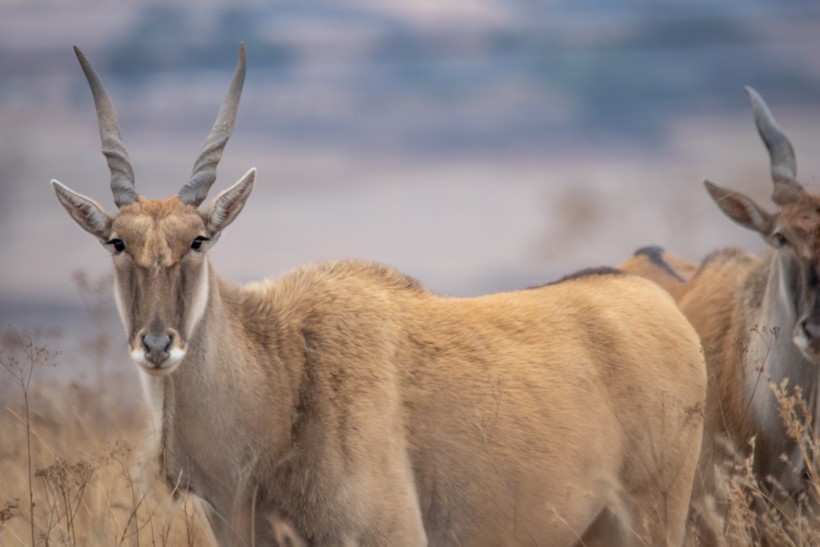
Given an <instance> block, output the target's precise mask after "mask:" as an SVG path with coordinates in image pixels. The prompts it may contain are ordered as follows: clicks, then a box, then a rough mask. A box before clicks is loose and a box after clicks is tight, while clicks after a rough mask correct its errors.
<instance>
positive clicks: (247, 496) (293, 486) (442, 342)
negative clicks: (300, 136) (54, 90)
mask: <svg viewBox="0 0 820 547" xmlns="http://www.w3.org/2000/svg"><path fill="white" fill-rule="evenodd" d="M77 56H78V58H79V60H80V64H81V66H82V68H83V70H84V72H85V75H86V77H87V79H88V82H89V84H90V86H91V91H92V94H93V96H94V102H95V105H96V110H97V116H98V121H99V129H100V135H101V139H102V147H103V154H104V155H105V157H106V158H107V161H108V166H109V168H110V171H111V189H112V191H113V194H114V202H115V204H116V206H117V211H116V213H115V214H111V213H109V212H107V211H106V210H105V209H104V208H103V207H102V205H100V204H99V203H97V202H95V201H93V200H92V199H90V198H87V197H85V196H82V195H80V194H78V193H76V192H74V191H72V190H70V189H68V188H67V187H66V186H64V185H62V184H60V183H59V182H57V181H52V186H53V188H54V190H55V192H56V193H57V197H58V199H59V201H60V203H61V204H62V205H63V206H64V207H65V209H66V210H67V211H68V213H69V214H70V215H71V216H72V217H73V218H74V220H75V221H76V222H77V223H78V224H79V225H80V226H81V227H82V228H84V229H85V230H86V231H87V232H90V233H91V234H92V235H93V236H94V237H95V238H97V239H98V240H99V241H100V242H101V243H102V245H103V246H104V247H105V248H106V249H107V250H108V251H109V252H110V253H111V256H112V260H113V264H114V272H115V279H116V282H115V293H116V301H117V305H118V308H119V311H120V315H121V318H122V322H123V325H124V326H125V332H126V335H127V339H128V345H129V351H130V354H131V357H132V358H133V360H134V361H135V362H136V364H137V365H138V367H139V369H140V371H141V374H140V376H141V378H142V382H143V384H144V391H145V394H146V396H147V401H148V405H149V407H150V411H151V416H152V420H151V425H152V428H151V434H152V438H153V448H154V451H155V454H156V457H157V460H158V462H159V467H160V469H161V473H162V476H163V477H164V478H165V479H166V480H167V482H168V483H169V484H170V485H174V486H175V487H176V488H177V489H180V490H183V491H185V492H187V493H188V494H191V495H193V496H197V497H198V498H200V499H202V500H204V501H205V502H207V506H208V507H209V508H210V509H211V511H210V513H211V524H212V527H213V530H214V534H215V537H216V538H217V539H218V540H219V542H220V543H221V544H224V545H252V544H254V542H255V544H256V545H262V544H275V542H276V539H275V538H276V537H280V538H281V537H287V538H289V539H288V540H287V541H285V540H282V541H283V542H286V543H287V542H290V543H292V544H301V543H304V544H306V545H362V546H386V545H390V546H402V545H407V546H422V545H436V546H451V545H452V546H456V545H470V546H479V547H480V546H497V545H557V546H560V545H573V544H575V543H576V542H578V541H582V542H583V543H584V544H587V545H590V544H595V542H596V541H597V542H598V544H605V545H632V544H637V543H641V544H646V543H649V544H651V545H666V544H680V543H681V542H682V540H683V537H684V523H685V518H686V512H687V507H688V503H689V495H690V491H691V487H692V481H693V477H694V473H695V468H696V462H697V458H698V454H699V449H700V442H701V435H702V422H703V415H702V414H703V404H704V402H705V394H706V391H705V390H706V375H705V362H704V360H703V355H702V351H701V346H700V342H699V340H698V337H697V334H696V333H695V331H694V330H693V329H692V327H691V326H690V325H689V323H688V322H687V321H686V319H685V317H684V316H683V315H682V314H681V313H680V311H679V310H678V309H677V307H676V306H675V303H674V301H673V300H672V298H670V297H669V295H668V294H666V293H665V292H664V291H663V290H661V289H659V288H658V287H657V286H656V285H654V284H653V283H651V282H649V281H647V280H645V279H642V278H640V277H639V276H633V275H628V274H624V273H623V272H619V271H617V270H613V269H600V270H594V271H586V272H581V273H579V274H577V275H574V276H569V277H567V278H565V279H563V280H561V281H560V282H556V283H553V284H550V285H545V286H541V287H536V288H531V289H526V290H521V291H515V292H507V293H500V294H492V295H487V296H480V297H473V298H453V297H446V296H439V295H436V294H434V293H432V292H431V291H429V290H427V289H425V288H424V287H423V286H422V285H421V284H419V283H418V282H417V281H415V280H413V279H411V278H409V277H407V276H406V275H403V274H401V273H399V272H398V271H396V270H394V269H392V268H389V267H386V266H380V265H376V264H371V263H365V262H357V261H344V262H328V263H323V264H319V265H314V266H310V267H304V268H300V269H297V270H295V271H293V272H291V273H288V274H286V275H284V276H282V277H280V278H278V279H275V280H270V281H265V282H261V283H250V284H247V285H242V286H240V285H236V284H233V283H231V282H229V281H227V280H225V279H223V278H222V277H220V276H219V275H218V274H217V273H216V271H215V269H214V267H213V266H212V264H211V262H210V260H209V258H208V251H209V250H210V248H211V247H212V246H213V245H214V244H215V243H216V242H217V240H218V239H219V237H220V235H221V234H222V232H223V230H224V229H225V228H226V227H227V226H228V225H229V224H230V223H231V222H233V221H234V219H236V217H237V215H238V214H239V212H240V211H241V210H242V208H243V206H244V205H245V202H246V200H247V199H248V196H249V195H250V193H251V188H252V185H253V183H254V179H255V177H256V171H255V170H254V169H251V170H250V171H248V172H247V173H246V174H245V175H244V176H243V177H242V178H241V179H240V180H239V181H238V182H237V183H235V184H234V185H233V186H231V187H229V188H228V189H227V190H224V191H223V192H222V193H220V194H219V195H218V196H216V198H215V199H213V201H212V202H211V204H210V205H209V206H207V207H204V208H200V207H199V206H200V204H201V203H202V202H203V200H204V199H205V197H206V193H207V192H208V189H209V188H210V186H211V185H212V184H213V183H214V181H215V178H216V167H217V163H218V161H219V159H220V157H221V155H222V152H223V149H224V147H225V144H226V142H227V140H228V138H229V136H230V134H231V130H232V127H233V123H234V117H235V114H236V110H237V105H238V101H239V95H240V91H241V88H242V84H243V79H244V75H245V50H244V46H243V47H242V48H241V50H240V55H239V62H238V66H237V69H236V71H235V73H234V77H233V82H232V83H231V85H230V91H229V92H228V96H227V98H226V99H225V102H224V103H223V105H222V108H221V110H220V113H219V115H218V118H217V120H216V123H215V124H214V126H213V129H212V130H211V133H210V135H209V137H208V138H207V140H206V141H205V146H204V150H203V151H202V153H201V155H200V156H199V158H198V159H197V160H196V162H195V164H194V171H193V175H192V176H191V178H190V180H189V181H188V182H187V183H185V185H184V186H183V187H182V189H181V190H180V191H179V193H178V194H177V195H175V196H173V197H170V198H168V199H158V200H154V199H148V198H145V197H142V196H140V195H138V194H137V192H136V190H135V187H134V175H133V171H132V168H131V164H130V161H129V159H128V154H127V153H126V151H125V148H124V145H123V143H122V141H121V138H120V130H119V125H118V123H117V118H116V116H115V113H114V110H113V107H112V105H111V102H110V100H109V98H108V96H107V94H106V92H105V90H104V88H103V85H102V83H101V81H100V79H99V77H98V76H97V75H96V73H95V72H94V70H93V69H92V68H91V65H90V64H89V62H88V61H87V60H86V58H85V57H84V56H83V54H82V53H81V52H80V51H79V50H77ZM277 523H278V525H277ZM271 527H273V528H274V530H271Z"/></svg>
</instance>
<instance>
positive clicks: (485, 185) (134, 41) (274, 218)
mask: <svg viewBox="0 0 820 547" xmlns="http://www.w3.org/2000/svg"><path fill="white" fill-rule="evenodd" d="M197 6H199V4H197ZM240 41H244V42H245V43H246V44H247V47H248V52H249V53H248V55H249V68H248V78H247V83H246V87H245V92H244V96H243V99H242V105H241V107H240V111H239V117H238V120H237V125H236V130H235V132H234V136H233V138H232V141H231V143H230V144H229V146H228V148H227V151H226V155H225V158H224V160H223V162H222V163H221V166H220V180H219V181H218V182H217V187H219V188H222V187H225V186H226V185H228V184H229V183H231V182H233V181H234V180H236V178H237V177H239V176H240V175H241V173H243V172H244V171H245V170H246V169H247V168H248V167H250V166H256V167H257V168H258V169H259V173H260V178H259V182H258V184H257V188H256V190H255V195H254V196H253V198H252V199H251V201H250V204H249V206H248V212H247V213H245V214H244V215H243V219H242V221H241V222H239V223H237V225H236V226H232V227H231V230H230V231H229V232H228V233H226V236H225V238H224V239H223V241H222V242H221V243H220V245H219V246H217V248H216V249H214V260H215V263H216V265H217V269H219V271H221V272H222V273H223V274H224V275H226V276H227V277H229V278H231V279H235V280H238V281H245V280H251V279H258V278H262V277H267V276H275V275H280V274H281V273H283V272H285V271H287V270H289V269H291V268H293V267H296V266H298V265H300V264H304V263H306V262H315V261H318V260H324V259H331V258H340V257H359V258H364V259H367V260H374V261H378V262H386V263H389V264H392V265H395V266H397V267H399V268H401V269H402V270H404V271H406V272H407V273H409V274H411V275H414V276H416V277H418V278H419V279H420V280H421V281H422V282H423V283H425V284H427V285H428V286H430V287H431V288H432V289H434V290H436V291H439V292H444V293H448V294H455V295H470V294H478V293H483V292H490V291H498V290H508V289H513V288H517V287H521V286H527V285H532V284H538V283H542V282H544V281H547V280H550V279H554V278H556V277H558V276H560V275H562V274H564V273H566V272H568V271H571V270H573V269H577V268H581V267H586V266H590V265H599V264H613V263H617V262H619V261H620V260H621V259H622V258H623V257H624V256H626V255H628V254H629V253H631V251H632V250H633V249H635V248H637V247H639V246H641V245H645V244H649V243H653V244H660V245H664V246H666V247H668V248H670V249H674V250H675V251H677V252H679V253H680V254H683V255H685V256H688V257H689V258H692V259H698V258H700V257H702V256H704V255H705V254H706V253H707V252H709V251H710V250H711V249H713V248H714V247H716V246H719V245H741V246H744V247H748V248H751V249H753V250H754V249H760V248H762V247H761V243H760V242H759V241H758V240H757V238H756V237H755V236H754V235H753V234H750V233H745V232H744V231H743V230H741V229H740V228H737V227H735V226H733V225H731V224H730V223H729V222H727V221H726V220H725V219H724V218H723V217H722V216H721V215H720V213H719V212H718V211H717V209H716V208H715V207H714V206H713V205H711V203H710V202H709V201H708V198H707V197H706V195H705V192H703V190H702V186H701V181H702V179H703V178H704V177H705V176H709V177H711V178H713V179H714V180H716V181H720V182H722V183H724V184H726V185H734V186H735V187H737V188H743V189H744V190H745V191H747V192H748V193H750V194H752V195H755V196H759V197H760V198H761V199H767V196H768V192H769V186H768V184H769V182H768V175H767V167H766V166H767V163H766V162H767V160H766V155H765V150H764V149H763V147H762V145H761V144H760V143H759V141H758V140H757V135H756V134H755V132H754V127H753V124H752V122H751V115H750V112H749V108H748V103H747V100H746V97H745V95H744V93H743V86H744V85H746V84H750V85H753V86H754V87H755V88H757V89H758V91H760V92H761V93H762V94H763V95H764V97H765V98H766V99H767V101H768V102H769V104H770V105H771V106H772V109H773V110H774V112H775V115H776V116H777V118H778V120H780V122H781V124H782V125H783V126H784V128H786V130H787V132H788V134H789V135H790V136H791V137H792V140H793V142H794V143H795V146H796V149H797V155H798V164H799V166H800V173H801V177H802V180H803V182H804V183H806V184H808V185H811V184H812V183H814V182H816V181H817V176H818V173H820V159H818V158H817V155H816V154H815V150H816V149H817V148H818V144H820V61H818V57H817V55H816V51H818V49H820V7H818V6H817V5H816V4H815V3H813V2H810V1H808V0H806V1H798V2H790V3H789V4H788V5H784V4H782V3H779V2H775V1H756V2H740V1H733V2H721V3H713V2H706V1H698V2H670V3H664V4H655V3H647V2H638V1H634V2H633V1H623V2H614V3H613V2H597V3H592V4H589V3H585V4H584V5H583V7H581V6H579V5H576V4H575V3H572V2H554V3H549V4H547V5H543V6H540V5H538V4H533V3H527V2H505V1H486V2H481V3H473V2H467V1H463V0H448V1H445V2H441V3H431V4H425V3H421V4H418V5H414V6H413V7H411V6H409V5H408V6H402V5H401V4H400V3H396V4H395V5H382V4H379V5H375V4H372V3H369V2H363V1H354V0H346V1H343V2H316V3H311V4H310V5H305V4H303V3H299V2H283V3H277V4H276V5H275V6H269V5H264V4H257V3H254V2H243V3H239V4H230V5H229V4H227V3H222V2H217V1H213V2H209V3H207V5H206V6H205V7H198V8H197V9H192V4H189V3H187V2H170V3H160V2H127V3H118V4H116V5H111V4H108V3H103V2H95V1H89V2H84V3H82V4H81V5H79V6H78V7H71V8H68V7H65V6H64V5H63V4H61V3H59V2H52V1H41V2H35V3H13V2H12V3H8V4H5V5H4V6H3V7H0V51H2V55H0V74H2V78H0V165H2V167H3V168H2V170H0V187H2V188H3V191H4V196H3V199H0V230H2V231H3V233H5V234H6V237H4V238H2V240H0V254H2V256H4V257H6V259H5V260H3V261H2V263H0V280H2V283H0V321H2V322H5V323H8V322H11V323H15V324H22V325H27V326H38V327H41V328H46V329H51V330H52V331H60V332H63V333H64V334H67V335H68V336H67V337H68V338H71V336H70V333H75V334H80V333H81V332H82V330H83V329H84V328H86V327H84V326H83V325H87V322H86V319H85V318H86V315H85V312H84V311H83V310H84V307H83V303H82V299H81V297H80V295H79V294H78V293H77V291H76V289H75V287H74V283H73V281H72V272H78V271H79V272H82V273H83V274H85V275H89V276H96V275H104V274H106V273H107V272H108V268H109V264H108V260H107V256H106V254H105V253H104V252H102V251H101V249H99V247H98V246H97V245H96V244H95V242H94V241H93V240H90V239H89V238H88V237H87V236H86V235H85V234H83V233H82V232H81V231H80V230H78V229H77V228H76V226H74V225H73V223H71V221H70V219H68V218H66V217H65V214H64V212H63V211H62V210H61V209H60V207H59V205H58V204H57V202H56V200H55V199H54V196H53V195H52V193H51V190H50V188H49V187H48V181H49V180H50V179H51V178H57V179H59V180H61V181H62V182H65V183H67V184H69V185H70V186H71V187H72V188H74V189H76V190H77V191H80V192H82V193H85V194H87V195H89V196H93V197H95V198H96V199H99V200H100V201H101V202H102V203H104V204H107V206H112V205H111V200H110V197H109V196H110V193H109V191H108V188H107V180H108V179H107V176H108V173H107V170H106V168H105V164H104V162H103V160H102V157H101V156H100V153H99V140H98V135H97V129H96V120H95V115H94V111H93V106H92V102H91V98H90V94H89V92H88V88H87V84H86V82H85V80H84V78H83V77H82V74H81V71H80V70H79V67H78V66H77V63H76V60H75V58H74V55H73V52H72V50H71V46H72V45H74V44H76V45H79V46H81V47H82V48H83V49H84V51H85V52H86V54H87V55H88V56H89V58H90V59H91V60H92V62H93V63H94V65H95V66H96V68H97V70H98V71H99V72H100V74H101V75H102V77H103V79H104V81H105V83H106V86H107V88H108V90H109V93H110V94H111V96H112V98H113V100H114V104H115V106H116V108H117V110H118V113H119V117H120V122H121V125H122V130H123V138H124V141H125V143H126V145H127V146H128V148H129V152H130V154H131V157H132V159H133V161H134V164H135V169H136V175H137V187H138V189H139V190H140V191H142V192H144V193H145V194H146V195H149V196H153V197H158V196H163V195H169V194H171V193H173V192H175V191H176V190H177V189H178V188H179V186H181V184H182V183H183V182H184V181H185V177H186V176H187V175H188V173H189V169H190V166H191V162H192V161H193V158H194V157H195V155H196V153H197V151H198V149H199V146H200V144H201V142H202V140H203V139H204V136H205V135H206V133H207V131H208V128H209V127H210V124H211V123H212V121H213V118H214V116H215V114H216V110H217V108H218V106H219V103H220V101H221V100H222V97H223V95H224V93H225V89H226V87H227V83H228V80H229V78H230V73H231V70H232V68H233V66H234V63H235V59H236V53H237V49H238V44H239V42H240ZM715 234H725V237H721V238H717V237H716V236H715ZM108 304H109V305H110V304H111V301H110V300H109V301H108ZM71 353H73V352H69V354H71Z"/></svg>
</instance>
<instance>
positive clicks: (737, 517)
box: [0, 276, 820, 547]
mask: <svg viewBox="0 0 820 547" xmlns="http://www.w3.org/2000/svg"><path fill="white" fill-rule="evenodd" d="M75 281H76V282H77V285H78V287H79V288H80V291H81V292H82V293H83V294H84V296H85V297H86V301H87V302H88V304H89V309H90V311H91V316H92V321H93V323H94V325H95V327H96V330H97V331H98V333H97V334H96V335H95V336H94V338H93V339H92V340H91V343H90V344H89V346H90V348H91V349H90V355H89V356H88V362H89V363H90V366H96V367H98V373H99V374H102V375H104V376H103V377H101V378H99V379H98V380H99V381H98V382H97V387H89V386H88V385H80V384H77V383H72V382H71V381H68V380H58V379H51V380H44V381H41V380H40V377H41V376H43V374H42V373H43V372H45V371H44V370H43V369H44V368H46V367H49V366H54V365H57V363H58V361H59V360H60V356H59V355H56V354H55V353H53V352H52V351H50V350H49V348H48V347H47V344H45V343H43V342H42V341H41V339H40V337H38V336H37V335H36V334H33V333H31V332H27V331H20V330H18V329H16V328H13V327H6V328H2V329H0V403H2V404H0V547H6V546H28V545H37V546H40V545H43V546H51V545H53V546H63V545H68V546H86V545H88V546H97V545H106V546H108V545H111V546H120V545H123V546H168V547H170V546H199V545H210V544H211V542H210V539H209V533H208V531H207V528H206V527H205V526H203V524H202V523H203V518H202V516H201V515H202V513H201V511H200V510H199V508H198V506H197V505H196V504H195V502H193V501H191V500H186V499H185V498H184V497H182V498H181V500H177V501H174V500H173V499H172V496H171V494H170V492H169V491H168V488H167V487H166V485H165V484H164V483H162V482H161V481H160V480H159V478H158V475H157V473H156V472H155V470H154V468H153V467H152V463H153V458H152V457H151V455H150V454H143V452H142V449H141V446H142V445H143V441H144V440H145V439H146V438H147V433H146V432H147V429H146V423H147V413H146V410H145V408H144V405H143V404H142V397H141V394H139V395H138V396H134V395H133V394H131V395H125V393H127V391H133V390H138V389H139V386H137V385H130V386H128V385H127V384H129V383H130V384H134V383H135V382H134V381H133V378H131V377H129V379H128V380H126V379H125V378H122V377H119V376H118V375H117V374H116V373H113V372H108V373H103V372H102V371H103V370H104V367H100V366H99V364H100V363H101V362H102V361H104V360H106V359H116V360H117V361H122V360H123V359H118V358H117V357H116V354H115V353H114V352H116V351H119V352H121V351H122V350H121V348H112V347H110V346H111V345H110V344H109V343H108V340H110V338H111V337H110V336H107V334H110V332H106V331H109V329H111V328H112V325H116V322H112V321H111V319H112V318H110V317H108V316H106V312H105V306H104V305H102V304H101V303H102V302H103V300H104V298H105V297H103V296H102V295H103V294H107V293H108V291H110V280H102V281H98V282H94V283H91V282H89V281H88V280H87V279H86V278H85V277H83V276H77V278H76V280H75ZM95 363H96V364H95ZM108 370H110V369H108ZM769 389H773V390H775V393H776V394H777V396H778V399H779V400H780V402H781V416H782V418H783V419H784V420H785V423H787V424H789V432H790V435H791V436H792V438H794V439H796V440H797V441H798V444H799V446H800V447H801V450H802V451H803V457H804V459H805V460H806V461H808V462H811V464H810V465H808V466H807V469H806V475H807V488H806V490H805V491H804V492H802V493H801V494H800V495H799V496H798V497H797V498H794V497H793V498H791V499H787V498H786V497H785V496H782V495H778V487H777V485H776V484H772V481H771V480H768V479H767V480H764V481H762V482H763V483H765V484H763V485H762V484H761V483H760V481H758V480H757V479H756V478H755V476H754V474H753V472H752V469H753V460H752V458H751V457H748V456H746V455H745V454H741V453H738V454H737V455H736V456H735V458H734V459H733V461H731V462H727V463H726V464H725V465H722V466H719V469H718V470H719V480H718V490H719V491H718V495H717V498H718V499H723V500H728V501H727V503H724V504H716V503H714V502H713V501H712V500H705V501H700V502H696V503H695V504H694V505H695V507H696V510H697V511H696V513H697V518H698V519H700V521H701V523H702V524H701V526H700V527H698V526H696V525H694V524H693V525H692V527H691V531H692V533H691V534H689V537H688V539H687V546H699V545H712V544H714V545H719V546H722V545H725V546H727V547H728V546H731V547H734V546H741V547H743V546H751V545H761V544H764V545H775V546H781V545H782V546H813V545H818V546H820V516H819V514H818V512H817V511H816V510H815V508H816V507H817V506H818V505H817V500H820V470H819V469H818V466H817V464H816V463H815V462H816V461H817V457H816V456H817V454H818V451H819V450H820V443H819V442H818V439H816V438H815V434H814V427H813V425H812V423H811V422H810V420H807V419H805V418H804V417H805V416H810V415H811V412H810V411H809V409H808V407H807V405H806V403H805V401H804V399H803V397H802V396H801V395H802V394H801V393H800V391H799V389H797V390H792V389H791V388H790V387H789V386H787V385H781V386H774V385H770V386H769ZM703 523H705V524H703ZM704 526H705V527H706V528H709V529H711V530H712V531H713V533H714V534H713V535H714V537H711V538H710V539H709V540H704V539H702V537H701V535H700V534H699V533H698V530H703V529H704ZM638 543H639V544H640V542H638ZM294 544H296V543H294Z"/></svg>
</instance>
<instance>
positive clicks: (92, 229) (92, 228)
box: [51, 180, 113, 241]
mask: <svg viewBox="0 0 820 547" xmlns="http://www.w3.org/2000/svg"><path fill="white" fill-rule="evenodd" d="M51 187H52V188H54V193H56V194H57V199H58V200H60V203H61V204H62V205H63V207H65V210H66V211H68V214H69V215H71V218H73V219H74V220H75V221H76V222H77V224H79V225H80V227H81V228H82V229H83V230H85V231H86V232H88V233H90V234H91V235H94V236H96V237H97V238H98V239H101V240H103V241H105V240H107V239H109V237H110V236H111V223H112V221H113V219H112V217H111V215H109V214H108V213H107V212H106V211H105V209H103V207H102V205H100V204H99V203H97V202H96V201H94V200H93V199H91V198H87V197H85V196H84V195H82V194H78V193H77V192H75V191H74V190H71V189H69V188H68V187H67V186H65V185H64V184H61V183H60V182H58V181H56V180H52V181H51Z"/></svg>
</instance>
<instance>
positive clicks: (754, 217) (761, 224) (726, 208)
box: [703, 180, 774, 239]
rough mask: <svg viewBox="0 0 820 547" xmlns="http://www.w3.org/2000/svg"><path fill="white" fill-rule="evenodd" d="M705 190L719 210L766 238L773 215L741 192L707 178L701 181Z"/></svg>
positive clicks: (769, 232) (769, 231)
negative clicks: (725, 187)
mask: <svg viewBox="0 0 820 547" xmlns="http://www.w3.org/2000/svg"><path fill="white" fill-rule="evenodd" d="M703 184H704V185H705V186H706V190H707V191H708V192H709V195H710V196H712V199H713V200H715V203H717V205H718V207H720V210H721V211H723V212H724V214H726V216H728V217H729V218H731V219H732V220H734V221H735V222H737V223H738V224H740V225H741V226H743V227H744V228H749V229H750V230H754V231H755V232H758V233H759V234H760V235H762V236H763V237H764V238H766V239H768V238H769V236H770V235H771V231H772V227H773V226H774V216H773V215H771V214H770V213H768V212H766V211H764V210H763V209H761V208H760V207H758V205H757V204H756V203H755V202H754V201H752V200H751V199H749V198H747V197H746V196H744V195H743V194H739V193H737V192H730V191H729V190H726V189H724V188H721V187H720V186H718V185H717V184H714V183H713V182H711V181H709V180H705V181H703Z"/></svg>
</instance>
